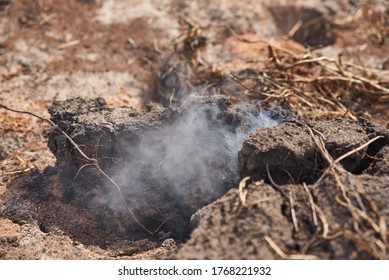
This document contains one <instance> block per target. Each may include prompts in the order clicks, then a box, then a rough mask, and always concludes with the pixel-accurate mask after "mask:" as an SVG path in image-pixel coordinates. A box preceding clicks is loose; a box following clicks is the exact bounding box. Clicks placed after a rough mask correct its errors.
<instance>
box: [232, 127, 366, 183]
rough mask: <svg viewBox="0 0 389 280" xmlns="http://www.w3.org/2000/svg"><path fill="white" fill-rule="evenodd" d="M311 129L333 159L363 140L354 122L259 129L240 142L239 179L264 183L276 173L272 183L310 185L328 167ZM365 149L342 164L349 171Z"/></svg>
mask: <svg viewBox="0 0 389 280" xmlns="http://www.w3.org/2000/svg"><path fill="white" fill-rule="evenodd" d="M313 130H315V131H319V132H320V133H321V134H322V135H323V137H324V138H325V147H326V149H327V150H328V151H329V153H330V155H331V156H332V157H333V158H338V157H339V156H341V155H343V154H345V153H346V152H348V151H351V150H352V149H354V148H356V147H358V146H360V145H361V144H363V143H364V142H365V141H366V133H365V131H364V129H363V127H362V126H361V124H359V123H358V122H357V121H349V120H342V119H336V120H334V121H317V122H310V123H309V125H308V124H304V123H301V122H297V123H296V122H292V123H285V124H281V125H279V126H277V127H275V128H265V129H259V130H257V131H256V132H254V133H253V134H251V135H250V136H249V138H248V139H247V140H246V141H245V142H244V144H243V148H242V150H241V151H240V153H239V169H240V175H241V177H242V178H243V177H246V176H251V177H252V178H255V179H266V180H268V178H269V176H271V175H270V174H272V173H275V174H277V178H274V181H275V183H277V184H285V183H288V182H293V183H301V182H307V183H312V182H314V181H315V180H316V179H317V178H318V177H319V176H320V175H321V173H322V170H324V169H325V167H326V166H328V163H327V162H326V161H325V160H324V159H323V158H322V156H321V155H320V151H319V150H318V147H317V145H316V143H315V141H314V139H312V136H311V133H313ZM366 150H367V148H365V149H362V150H361V151H358V152H356V153H354V154H352V155H351V156H350V157H348V158H347V159H345V160H343V161H342V165H343V167H344V168H345V169H346V170H348V171H350V172H353V171H354V170H355V169H356V168H357V167H359V164H360V162H361V161H362V160H363V159H364V157H365V152H366Z"/></svg>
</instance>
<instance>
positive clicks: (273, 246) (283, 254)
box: [264, 235, 289, 260]
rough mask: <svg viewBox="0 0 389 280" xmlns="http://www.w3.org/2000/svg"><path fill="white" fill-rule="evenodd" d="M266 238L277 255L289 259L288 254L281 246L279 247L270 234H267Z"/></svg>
mask: <svg viewBox="0 0 389 280" xmlns="http://www.w3.org/2000/svg"><path fill="white" fill-rule="evenodd" d="M264 238H265V240H266V242H267V243H268V244H269V246H270V247H271V248H272V249H273V250H274V251H275V252H276V253H277V255H279V256H280V257H281V258H282V259H284V260H287V259H289V257H288V255H287V254H286V253H285V252H284V251H282V249H281V248H280V247H278V245H277V244H276V243H275V242H274V241H273V240H272V239H271V238H270V236H268V235H266V236H265V237H264Z"/></svg>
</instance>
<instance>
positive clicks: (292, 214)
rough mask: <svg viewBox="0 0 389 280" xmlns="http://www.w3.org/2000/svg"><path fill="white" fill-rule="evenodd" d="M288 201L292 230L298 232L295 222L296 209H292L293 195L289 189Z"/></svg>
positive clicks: (297, 225)
mask: <svg viewBox="0 0 389 280" xmlns="http://www.w3.org/2000/svg"><path fill="white" fill-rule="evenodd" d="M289 203H290V215H291V216H292V221H293V227H294V230H295V232H299V231H300V228H299V224H298V222H297V217H296V211H295V210H294V201H293V195H292V192H291V191H290V192H289Z"/></svg>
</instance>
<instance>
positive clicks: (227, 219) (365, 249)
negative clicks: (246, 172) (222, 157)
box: [175, 174, 389, 259]
mask: <svg viewBox="0 0 389 280" xmlns="http://www.w3.org/2000/svg"><path fill="white" fill-rule="evenodd" d="M388 179H389V178H388V177H387V176H383V177H379V178H376V177H372V176H370V175H361V176H356V175H352V174H348V175H345V176H344V177H342V181H343V182H344V184H345V185H346V186H347V188H355V189H357V192H356V193H355V194H354V196H353V195H351V194H350V193H348V194H349V195H350V197H348V198H349V199H351V200H352V204H353V205H358V203H357V199H358V198H361V199H362V201H363V202H362V204H361V205H364V206H363V207H366V208H364V210H363V211H365V213H366V214H367V215H369V217H370V215H371V216H372V219H371V220H370V219H368V220H364V219H363V218H362V217H361V216H358V215H356V214H355V212H353V211H352V210H350V208H348V207H347V203H346V202H343V201H342V200H343V199H344V197H342V190H341V189H340V188H339V187H338V185H337V183H336V181H335V179H334V178H332V177H325V178H324V179H323V180H322V181H321V182H320V183H319V184H317V185H308V186H305V187H304V186H303V185H283V186H282V187H280V188H276V187H273V186H271V185H268V184H266V183H264V182H263V181H257V182H253V183H250V184H248V185H247V186H245V188H246V189H247V192H246V193H245V194H244V196H243V197H244V200H245V202H244V203H245V204H244V205H245V206H243V204H242V193H240V191H239V190H238V189H233V190H230V191H229V192H228V193H227V194H226V195H224V196H223V197H222V198H220V199H219V200H218V201H216V202H214V203H213V204H211V205H208V206H206V207H204V208H203V209H201V210H200V211H199V212H198V213H196V214H195V215H194V217H193V219H194V220H195V222H194V223H195V225H194V231H193V232H192V234H191V237H190V239H189V240H188V241H187V242H186V243H185V244H184V245H183V246H182V247H181V248H180V249H179V250H178V252H177V253H176V255H175V258H178V259H318V258H320V259H376V258H378V259H381V258H384V256H385V255H386V254H387V252H386V249H385V247H382V246H379V245H376V244H377V242H378V244H381V243H380V242H382V239H383V240H385V238H386V236H387V235H386V233H385V232H381V231H380V229H379V227H377V224H378V223H379V221H380V220H382V221H385V222H388V215H387V210H388V209H387V205H385V204H384V203H380V204H377V205H376V204H370V203H371V202H372V201H375V199H378V200H379V201H382V198H384V200H386V199H388V184H387V182H388ZM357 194H360V197H359V196H358V195H357ZM380 196H381V197H380ZM340 197H342V198H340ZM339 199H340V200H339ZM291 201H292V202H291ZM312 207H315V209H316V212H315V210H312V209H313V208H312ZM354 207H355V206H354ZM292 209H293V210H292ZM292 213H293V214H292ZM356 224H358V225H359V226H360V228H358V227H355V225H356ZM259 225H260V226H259ZM382 234H384V236H382Z"/></svg>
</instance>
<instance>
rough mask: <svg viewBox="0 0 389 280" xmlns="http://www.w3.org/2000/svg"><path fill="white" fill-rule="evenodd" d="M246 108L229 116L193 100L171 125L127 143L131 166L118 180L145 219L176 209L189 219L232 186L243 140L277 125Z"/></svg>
mask: <svg viewBox="0 0 389 280" xmlns="http://www.w3.org/2000/svg"><path fill="white" fill-rule="evenodd" d="M189 103H190V102H189ZM246 107H247V104H246V105H242V104H241V105H239V106H235V107H234V108H233V109H231V108H229V110H230V111H228V112H226V111H222V110H223V109H220V108H219V106H218V105H217V104H213V103H207V102H205V103H202V102H198V103H196V102H194V103H193V104H191V105H188V106H186V108H185V109H184V110H182V111H181V112H180V113H179V116H177V117H176V118H174V120H173V121H171V122H170V123H169V124H164V125H161V126H160V127H158V128H156V129H153V130H151V131H147V132H145V133H142V134H141V135H140V138H139V141H137V143H136V144H134V143H133V144H131V145H130V144H129V146H128V147H127V150H128V155H124V158H126V160H127V161H128V164H127V165H125V167H123V168H121V169H120V170H119V171H118V172H117V174H115V175H114V178H115V179H116V180H119V182H120V185H121V186H125V192H126V195H127V197H128V198H129V200H130V204H131V205H132V207H135V209H136V210H137V211H138V212H140V213H141V215H143V214H144V213H145V211H150V215H148V214H146V216H153V213H154V212H164V211H165V212H170V211H172V207H173V208H174V207H176V208H177V211H178V212H179V211H184V212H187V214H184V216H190V215H191V214H193V212H194V211H196V210H197V209H198V208H200V207H202V206H204V205H206V204H208V203H211V202H212V201H214V200H215V199H217V198H218V197H220V196H221V195H223V194H224V193H225V192H226V191H227V190H228V189H229V188H231V187H234V186H235V184H236V183H237V180H238V179H239V178H238V152H239V150H240V149H241V147H242V144H243V141H244V139H245V137H247V136H248V135H249V133H250V132H251V131H253V130H256V129H258V128H261V127H270V126H274V125H276V124H277V122H276V121H274V120H272V119H271V118H269V117H268V116H267V114H265V113H259V114H251V113H249V112H248V111H247V108H246ZM230 112H233V113H235V116H239V122H240V123H239V124H238V125H236V124H235V125H234V124H231V122H233V121H231V120H230V121H228V120H227V119H228V114H230ZM232 115H234V114H232ZM226 116H227V117H226ZM229 122H230V123H229ZM167 204H169V205H167ZM175 214H177V213H175Z"/></svg>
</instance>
